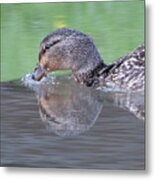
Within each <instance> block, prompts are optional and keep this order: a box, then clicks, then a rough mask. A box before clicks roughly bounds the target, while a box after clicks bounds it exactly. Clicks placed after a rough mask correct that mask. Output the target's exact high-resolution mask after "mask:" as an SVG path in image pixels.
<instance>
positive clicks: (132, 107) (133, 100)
mask: <svg viewBox="0 0 155 180" xmlns="http://www.w3.org/2000/svg"><path fill="white" fill-rule="evenodd" d="M106 98H108V99H109V101H111V102H112V103H113V105H114V106H116V107H119V108H121V109H124V110H126V111H128V112H130V113H132V114H133V115H134V116H135V117H136V118H138V119H141V120H145V109H144V93H143V92H138V93H136V92H135V93H133V92H132V93H131V92H109V93H108V95H107V96H106Z"/></svg>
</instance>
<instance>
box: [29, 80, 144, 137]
mask: <svg viewBox="0 0 155 180" xmlns="http://www.w3.org/2000/svg"><path fill="white" fill-rule="evenodd" d="M49 78H50V77H49ZM26 82H29V81H26ZM33 82H35V81H33ZM26 85H28V84H26ZM29 85H30V86H31V88H32V89H33V90H34V91H35V93H36V97H37V100H38V105H39V113H40V117H41V119H42V121H43V122H44V123H45V124H46V126H47V128H48V130H49V131H51V132H53V133H55V134H57V135H59V136H62V137H65V136H73V135H78V134H81V133H83V132H86V131H88V130H89V129H90V128H91V127H92V126H93V125H94V123H95V121H96V120H97V119H98V117H99V115H100V113H101V111H102V107H107V103H108V106H109V110H108V111H109V112H110V108H111V107H113V106H115V107H119V108H121V109H124V110H125V111H128V112H130V113H132V114H133V115H135V117H137V118H138V119H143V120H144V118H145V112H144V94H143V93H140V92H138V93H133V92H132V93H129V92H120V91H112V90H110V91H109V90H108V91H106V89H100V90H99V89H98V90H96V89H95V88H90V87H89V88H88V87H85V86H83V85H79V84H77V83H76V82H74V81H73V80H72V79H71V78H64V77H63V78H56V79H52V80H51V78H50V79H47V78H46V80H45V81H43V82H41V83H38V84H33V83H32V82H31V83H30V84H29ZM102 115H103V116H104V114H102ZM105 118H106V117H105ZM103 119H104V118H103Z"/></svg>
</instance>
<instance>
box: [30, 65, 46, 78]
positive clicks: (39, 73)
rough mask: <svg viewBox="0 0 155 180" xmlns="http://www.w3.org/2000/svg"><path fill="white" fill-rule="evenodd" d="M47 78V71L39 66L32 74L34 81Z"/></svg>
mask: <svg viewBox="0 0 155 180" xmlns="http://www.w3.org/2000/svg"><path fill="white" fill-rule="evenodd" d="M45 76H47V71H46V70H45V69H44V68H42V67H41V66H40V65H38V66H37V67H36V68H35V70H34V72H33V74H32V79H34V80H36V81H40V80H41V79H42V78H43V77H45Z"/></svg>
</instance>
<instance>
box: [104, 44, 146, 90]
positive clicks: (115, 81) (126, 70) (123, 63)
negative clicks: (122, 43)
mask: <svg viewBox="0 0 155 180" xmlns="http://www.w3.org/2000/svg"><path fill="white" fill-rule="evenodd" d="M100 73H101V74H102V75H101V76H100V77H101V79H102V84H104V85H106V86H108V87H109V86H110V87H117V88H120V89H124V90H131V91H142V90H144V84H145V82H144V81H145V46H144V44H142V45H140V46H139V47H138V48H136V49H135V50H134V51H133V52H131V53H129V54H128V55H126V56H124V57H121V58H119V59H118V60H116V61H115V62H114V63H112V64H110V65H108V66H107V67H106V68H105V69H103V71H102V72H100Z"/></svg>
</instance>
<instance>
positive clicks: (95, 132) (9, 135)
mask: <svg viewBox="0 0 155 180" xmlns="http://www.w3.org/2000/svg"><path fill="white" fill-rule="evenodd" d="M27 86H29V87H27ZM27 86H25V85H23V82H21V81H20V80H17V81H10V82H6V83H2V84H1V98H2V99H1V112H2V113H1V157H2V159H1V163H2V166H28V167H58V168H80V169H81V168H88V169H89V168H94V169H144V120H143V118H144V114H143V110H144V103H143V99H142V98H140V97H139V99H141V101H140V100H139V99H137V101H133V99H135V98H133V99H132V98H131V99H130V98H129V96H127V95H123V94H122V93H118V92H117V93H114V92H103V91H99V90H95V89H91V88H87V87H83V86H80V85H79V84H76V83H75V82H74V81H73V80H72V79H71V78H56V79H53V80H52V81H51V80H50V81H49V80H46V81H44V82H42V83H41V84H40V83H34V84H33V83H31V84H27ZM125 96H126V97H128V98H127V99H128V104H129V103H130V102H132V106H133V104H134V107H137V108H138V110H139V111H136V112H133V108H131V111H130V109H129V108H128V107H127V106H126V103H125V102H126V101H127V99H124V97H125ZM122 97H123V98H122ZM130 97H131V96H130ZM132 106H131V107H132ZM135 109H136V108H135ZM137 112H138V113H137ZM137 114H138V116H137ZM139 114H140V115H139Z"/></svg>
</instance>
